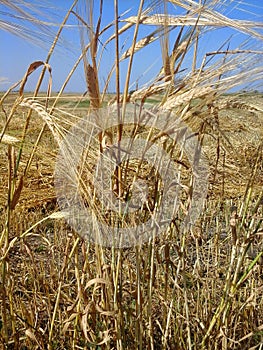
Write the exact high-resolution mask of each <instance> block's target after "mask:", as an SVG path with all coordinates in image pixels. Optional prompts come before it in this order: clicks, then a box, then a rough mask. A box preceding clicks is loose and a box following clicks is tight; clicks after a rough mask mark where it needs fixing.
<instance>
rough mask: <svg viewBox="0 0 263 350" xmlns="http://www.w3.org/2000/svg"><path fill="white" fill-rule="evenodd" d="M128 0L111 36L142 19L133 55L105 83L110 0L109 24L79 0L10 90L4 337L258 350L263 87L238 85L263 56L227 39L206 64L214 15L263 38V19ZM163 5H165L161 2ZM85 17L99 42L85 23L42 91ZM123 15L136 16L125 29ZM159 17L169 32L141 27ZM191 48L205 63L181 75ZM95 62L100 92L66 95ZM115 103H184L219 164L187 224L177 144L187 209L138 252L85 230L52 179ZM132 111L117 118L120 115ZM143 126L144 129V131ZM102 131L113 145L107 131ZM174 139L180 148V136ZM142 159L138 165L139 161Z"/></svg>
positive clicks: (1, 307)
mask: <svg viewBox="0 0 263 350" xmlns="http://www.w3.org/2000/svg"><path fill="white" fill-rule="evenodd" d="M117 3H118V2H117V1H115V16H116V18H115V21H114V22H113V24H111V26H112V27H114V25H115V34H113V35H112V32H111V33H110V34H109V38H108V41H107V43H110V42H112V41H115V44H116V46H117V48H118V47H119V46H118V45H119V40H122V38H123V37H125V35H126V32H127V31H128V30H129V29H131V28H132V25H133V24H134V27H133V29H134V32H133V38H134V41H133V44H132V45H131V47H129V48H127V50H125V52H124V54H123V55H122V56H120V57H119V50H116V57H115V67H116V69H115V70H114V69H111V68H110V67H109V77H108V81H106V82H105V86H99V82H100V79H99V73H100V71H99V64H98V61H99V60H98V46H99V45H98V44H99V40H100V35H101V34H102V33H104V32H106V31H107V28H103V29H101V16H102V15H103V7H101V9H100V14H99V15H98V18H97V23H93V22H94V21H95V20H96V18H93V19H92V18H91V16H89V15H88V14H87V13H85V9H86V10H88V9H90V8H91V7H90V6H91V2H89V6H87V7H86V8H85V9H81V8H79V12H78V13H77V12H76V11H77V10H78V9H75V8H74V5H73V7H72V8H73V9H74V11H72V12H71V11H69V12H68V13H67V16H66V17H65V21H64V22H63V24H62V25H61V27H60V28H59V31H58V33H57V35H56V36H55V38H54V42H53V45H52V47H51V49H50V52H49V54H48V56H47V57H48V58H47V61H46V62H45V63H44V69H43V71H42V72H41V73H40V78H39V83H38V85H37V87H36V91H35V92H34V94H33V95H32V96H31V95H29V96H28V95H25V94H24V91H23V88H24V85H25V84H26V79H27V75H25V78H24V79H23V80H22V81H21V84H20V95H18V94H16V93H13V92H12V91H11V90H12V89H11V90H10V91H8V92H7V93H6V94H5V95H3V96H2V97H1V114H0V123H1V124H0V125H1V130H3V132H1V134H0V140H1V143H0V176H1V183H0V249H1V258H0V268H1V271H0V301H1V303H0V347H2V348H3V349H24V350H26V349H89V348H94V349H131V350H132V349H171V350H176V349H178V350H179V349H197V350H199V349H225V350H226V349H240V350H241V349H250V350H252V349H255V350H256V349H258V350H259V349H261V348H262V344H263V325H262V319H263V283H262V278H263V271H262V266H263V256H262V255H263V245H262V234H263V227H262V220H263V212H262V211H263V210H262V204H263V192H262V183H263V167H262V162H263V159H262V158H263V144H262V139H263V125H262V124H263V112H262V111H263V97H262V94H260V93H255V92H253V93H235V94H226V93H225V92H227V91H228V89H229V88H231V87H233V86H235V87H238V84H239V83H240V81H244V80H246V81H247V82H253V81H256V80H258V79H259V77H260V74H261V72H262V63H261V65H260V60H259V59H258V57H259V55H261V54H260V53H259V52H256V50H254V51H253V50H252V49H251V48H247V47H246V51H242V48H237V49H238V50H239V51H238V50H237V51H235V52H228V51H227V50H226V51H224V52H225V53H224V54H222V51H223V49H222V48H219V50H218V52H216V53H213V58H214V61H212V62H211V61H210V56H211V55H210V54H209V53H208V54H207V55H206V56H205V57H204V59H203V61H202V63H201V65H200V66H198V63H197V60H196V57H197V55H198V39H199V36H201V33H202V30H201V28H202V27H203V26H204V24H205V25H214V26H222V25H228V26H232V27H233V28H235V29H236V30H240V31H242V32H246V33H247V34H249V35H251V36H254V37H255V38H257V40H259V41H262V35H261V34H260V31H259V30H258V28H259V26H260V25H261V24H257V23H253V22H249V23H248V22H246V21H244V22H242V21H240V22H238V21H233V20H230V19H228V18H227V17H224V16H223V15H221V14H220V13H219V12H216V11H215V9H216V8H217V7H215V6H216V5H219V3H220V2H217V1H208V2H206V4H204V5H203V6H201V5H200V2H191V1H186V0H185V1H180V2H179V1H175V0H173V1H171V3H174V4H176V5H177V6H181V8H182V9H184V10H185V14H184V15H183V16H182V17H180V16H179V17H176V18H175V17H172V16H168V14H167V8H166V6H163V5H162V2H161V1H159V2H152V6H149V8H147V9H145V8H143V6H142V4H143V2H141V7H138V14H139V15H138V16H137V17H136V18H135V17H131V16H130V17H129V16H127V18H126V19H125V15H124V17H123V16H121V18H118V6H117V5H118V4H117ZM155 5H156V6H157V5H158V6H157V7H155ZM221 5H226V2H224V1H223V2H221ZM162 6H163V7H164V9H163V14H159V13H157V10H158V11H160V12H161V9H162ZM200 6H201V7H200ZM75 10H76V11H75ZM76 14H77V18H78V20H79V21H80V26H83V25H87V28H86V29H87V32H88V37H89V40H90V42H89V44H87V45H85V35H84V34H83V32H82V34H81V41H82V52H81V53H80V57H79V60H78V61H77V62H76V65H75V66H74V67H73V68H72V71H71V72H70V74H69V76H68V78H67V80H66V81H65V82H64V83H63V84H62V87H61V91H60V92H59V93H58V94H54V95H51V96H48V95H49V93H48V94H47V96H46V95H44V94H39V88H40V85H41V81H42V79H43V75H44V73H45V67H47V68H49V67H50V66H49V63H48V62H49V59H50V57H51V55H52V54H53V50H54V47H55V45H56V43H57V40H58V39H59V37H60V35H61V31H62V29H63V25H64V23H66V21H67V18H68V17H69V16H76ZM199 20H200V23H198V21H199ZM87 21H88V22H87ZM122 21H124V22H125V23H126V22H127V23H128V24H125V25H124V26H122ZM156 21H157V22H158V25H160V30H156V31H153V30H149V34H147V35H146V36H145V37H144V38H140V37H138V28H139V27H140V26H142V25H148V24H153V23H155V24H156ZM178 23H179V24H180V25H182V30H181V31H179V33H176V34H175V37H173V43H174V47H173V49H172V50H169V45H167V43H168V36H169V35H172V33H173V26H174V24H176V25H178ZM197 24H198V26H197ZM119 26H120V27H119ZM188 26H189V27H188ZM84 29H85V28H84ZM84 29H83V27H82V29H81V31H84ZM203 35H205V32H204V34H203ZM157 39H158V40H159V39H161V44H162V50H163V52H162V57H163V59H164V62H163V67H160V71H159V74H158V75H157V76H156V77H153V79H152V81H151V82H149V84H148V85H147V86H146V87H141V88H138V89H137V90H136V91H134V92H132V93H129V83H130V74H131V69H132V67H133V62H134V59H135V57H136V53H137V52H139V51H140V50H145V49H146V50H147V46H148V45H150V44H151V43H152V42H154V41H155V40H157ZM192 47H194V55H193V62H192V68H191V69H190V70H189V71H188V72H187V73H186V74H185V75H182V74H180V75H179V72H180V71H181V68H182V66H183V62H184V58H185V55H186V54H187V52H188V51H189V50H190V49H191V48H192ZM220 50H221V51H220ZM86 52H88V56H87V57H86V58H84V59H83V57H84V55H85V54H86ZM102 53H103V52H102ZM261 57H262V56H261ZM82 59H83V62H84V67H85V70H84V71H85V73H86V78H87V91H88V93H89V97H87V96H86V95H85V94H84V95H83V96H72V95H66V94H64V93H63V90H64V88H65V86H66V85H67V82H68V80H69V79H70V77H71V75H73V74H74V72H75V69H76V67H77V65H78V64H79V62H81V60H82ZM125 59H128V60H129V64H128V73H127V76H126V84H125V88H124V93H123V94H122V93H121V91H120V84H119V74H120V72H119V68H118V64H119V63H120V61H121V60H125ZM116 62H117V63H116ZM42 63H43V62H41V64H42ZM240 66H242V69H240ZM168 67H169V69H168ZM31 68H32V66H31ZM248 68H249V71H250V75H249V76H248V75H247V69H248ZM25 71H26V68H25ZM29 71H30V68H29V70H28V71H27V72H29ZM114 73H115V74H116V96H115V98H112V96H109V95H107V94H106V93H105V91H107V88H106V87H107V86H108V84H109V80H110V79H111V77H112V75H113V74H114ZM177 78H178V79H177ZM179 78H180V79H179ZM16 86H17V85H16ZM103 90H104V92H102V93H100V91H103ZM150 98H151V100H150ZM116 100H117V101H119V102H121V103H122V107H123V109H124V110H125V109H126V108H127V105H126V104H127V102H128V101H136V102H137V103H138V104H139V105H144V104H146V105H147V106H148V108H150V109H152V110H154V108H156V107H158V108H165V109H168V110H171V111H173V113H174V114H175V115H177V116H179V117H180V118H181V119H182V120H183V121H184V122H185V123H186V124H187V125H188V126H189V127H190V128H191V129H192V130H193V131H194V133H195V134H196V135H197V137H198V139H199V142H200V144H201V145H202V149H203V152H204V154H205V155H206V157H207V159H208V162H209V166H210V174H209V188H208V194H207V199H206V202H205V207H204V210H203V212H202V214H201V216H200V217H199V218H198V220H197V221H196V222H195V224H194V225H193V226H192V227H190V228H189V229H184V230H182V229H181V222H182V221H183V220H184V217H185V215H186V214H187V211H188V210H189V203H191V200H192V196H191V189H192V187H191V184H192V181H193V179H194V174H192V172H191V169H189V168H188V167H187V166H188V165H189V164H188V163H187V159H186V158H187V157H186V156H185V154H177V153H176V152H174V153H171V154H172V155H173V157H174V158H176V160H177V161H178V162H179V163H180V164H181V165H182V167H181V168H180V171H181V173H180V174H181V177H182V183H183V185H184V186H185V187H184V189H185V191H184V192H183V194H182V197H181V198H180V206H179V209H178V213H177V217H176V218H174V219H173V220H172V222H171V224H170V225H169V228H168V229H167V230H166V231H165V232H163V233H162V234H160V235H154V234H153V235H152V237H151V238H150V239H149V241H148V242H146V243H144V244H141V245H137V246H134V247H130V248H125V249H118V248H116V247H111V248H105V247H103V246H100V245H98V244H93V243H91V242H89V241H88V240H84V239H83V238H82V237H81V236H79V235H78V234H77V233H76V232H74V230H73V229H72V228H70V227H69V225H68V224H67V222H66V221H65V218H64V215H63V213H61V212H60V211H59V208H58V206H57V204H56V198H55V191H54V183H53V182H54V178H53V172H54V167H55V162H56V156H57V153H58V151H59V146H60V145H61V143H62V142H63V140H64V139H65V136H66V135H67V133H68V130H69V128H70V127H71V126H72V125H74V124H75V123H76V122H78V121H79V120H80V119H81V118H82V117H83V115H86V113H87V112H90V111H91V110H92V111H93V113H95V112H96V110H97V109H98V107H99V106H105V105H106V104H107V103H109V104H112V103H114V101H116ZM152 101H154V103H152ZM150 102H151V103H150ZM147 103H148V104H147ZM122 118H123V115H118V121H121V120H122ZM124 122H125V114H124ZM46 126H48V128H47V127H46ZM129 127H130V126H127V127H125V125H124V126H120V125H119V126H118V127H116V128H113V129H111V130H108V132H109V133H112V134H114V135H113V137H114V138H116V139H117V140H119V139H121V138H122V137H123V136H126V135H127V133H128V132H130V129H129ZM127 128H128V129H127ZM146 131H147V132H146V137H150V136H151V137H152V139H155V140H156V142H157V144H158V142H161V141H160V140H158V139H160V137H159V135H158V133H156V132H155V131H154V130H153V128H151V129H150V130H149V131H148V130H146ZM161 131H163V130H161ZM133 132H135V134H136V135H137V136H140V133H141V134H143V133H144V132H145V130H140V131H138V130H137V131H136V130H135V131H134V129H133ZM149 135H150V136H149ZM98 141H99V143H98V144H99V146H98V149H97V151H98V152H101V151H102V150H103V147H104V146H105V135H103V134H102V135H101V137H100V138H99V140H98ZM165 142H167V144H168V146H169V145H170V146H171V144H169V142H170V141H169V137H168V136H167V134H165V140H164V143H165ZM143 166H144V164H143ZM129 167H130V169H132V171H133V173H136V172H137V175H138V168H137V167H136V166H135V165H134V164H132V165H129ZM146 168H147V167H145V169H146ZM142 169H143V167H142V168H141V169H140V170H142ZM122 171H123V169H122V168H121V167H120V168H118V169H117V170H116V187H117V190H116V191H117V195H120V196H121V195H123V193H122V190H123V188H122V181H123V178H122ZM147 171H148V170H147ZM140 175H141V174H140ZM128 179H129V176H127V178H126V181H127V180H128ZM124 185H126V187H127V184H126V183H124ZM87 198H88V199H87V201H88V205H91V200H90V199H89V197H87ZM97 209H98V208H97ZM98 211H100V208H99V209H98Z"/></svg>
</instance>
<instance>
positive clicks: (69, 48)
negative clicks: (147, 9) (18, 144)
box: [0, 0, 263, 92]
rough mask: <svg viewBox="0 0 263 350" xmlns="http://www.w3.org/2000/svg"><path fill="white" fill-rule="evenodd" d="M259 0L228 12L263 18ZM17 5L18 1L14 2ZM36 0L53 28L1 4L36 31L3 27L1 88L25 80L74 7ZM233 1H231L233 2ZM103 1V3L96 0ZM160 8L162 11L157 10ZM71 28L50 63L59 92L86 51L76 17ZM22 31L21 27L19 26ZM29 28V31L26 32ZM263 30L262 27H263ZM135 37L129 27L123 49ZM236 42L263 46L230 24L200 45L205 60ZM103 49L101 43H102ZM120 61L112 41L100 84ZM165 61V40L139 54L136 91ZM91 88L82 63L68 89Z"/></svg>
mask: <svg viewBox="0 0 263 350" xmlns="http://www.w3.org/2000/svg"><path fill="white" fill-rule="evenodd" d="M260 2H261V1H259V0H243V1H242V3H241V4H239V5H237V2H233V4H232V5H231V6H228V7H227V8H226V7H225V12H224V13H225V14H226V15H227V16H229V17H230V18H235V19H246V20H253V21H257V22H261V23H262V22H263V4H259V3H260ZM13 3H16V1H13ZM30 3H32V4H34V5H35V6H36V9H38V8H39V11H40V12H38V13H37V16H38V17H39V18H41V19H42V20H44V21H46V22H49V23H51V25H49V26H48V29H46V28H45V29H44V30H45V32H43V29H41V28H39V27H37V26H34V25H32V24H31V23H29V22H27V21H22V20H21V19H17V18H14V17H11V16H10V13H11V11H10V10H7V9H6V7H5V6H4V5H2V4H0V21H3V22H7V23H8V22H10V23H13V24H23V26H24V27H25V28H26V29H27V30H28V31H29V33H30V35H32V40H28V39H25V38H21V37H20V36H19V35H15V34H12V33H10V32H8V31H6V30H3V29H1V26H0V50H1V51H0V52H1V53H0V90H1V91H5V90H6V89H8V88H9V87H10V86H11V85H12V84H14V83H15V82H17V81H19V80H20V79H21V78H22V77H23V75H24V74H25V72H26V70H27V68H28V66H29V64H30V63H32V62H33V61H36V60H37V61H39V60H43V61H45V59H46V57H47V53H48V50H49V48H50V45H51V43H52V40H53V38H54V35H55V33H56V32H57V28H58V27H57V25H58V24H60V23H61V21H62V20H63V18H64V16H65V14H66V12H67V10H68V8H69V7H70V6H71V4H72V1H69V0H65V1H63V0H58V1H55V2H49V1H36V0H35V1H31V2H30ZM138 3H139V1H138V0H122V1H119V13H123V12H125V11H127V10H129V9H130V12H129V13H127V14H126V15H125V17H129V16H132V15H135V13H136V11H137V8H138ZM150 3H151V1H150V0H148V1H147V0H146V1H145V4H146V5H147V4H150ZM228 3H230V1H228ZM95 4H98V1H95ZM113 4H114V0H104V12H103V17H102V25H101V28H103V27H104V26H105V25H107V24H108V23H110V22H111V21H112V20H113V18H114V10H113ZM170 10H171V12H172V14H173V15H176V14H179V13H180V9H179V8H178V7H174V6H171V7H170ZM156 12H157V10H156ZM97 14H98V9H97V7H96V6H95V8H94V17H95V18H96V16H97ZM68 25H69V26H68V27H67V28H65V29H64V30H63V32H62V40H63V41H61V42H60V44H59V45H58V47H57V48H56V49H55V52H54V54H53V55H52V58H51V61H50V65H51V67H52V74H53V88H52V90H53V91H58V90H59V89H60V87H61V85H62V83H63V82H64V80H65V78H66V76H67V75H68V73H69V71H70V70H71V68H72V66H73V65H74V63H75V62H76V60H77V58H78V56H79V55H80V53H81V49H80V35H79V28H78V26H77V20H76V17H75V16H73V15H71V16H70V19H69V21H68ZM155 28H156V27H153V26H152V28H149V26H142V27H141V29H140V32H139V37H143V36H145V35H147V33H149V32H150V31H153V30H154V29H155ZM112 31H113V30H108V31H107V32H106V33H105V34H104V35H103V36H102V37H101V43H102V44H103V43H104V42H105V41H106V40H107V38H108V37H109V36H110V35H111V34H112ZM16 33H17V34H18V33H19V31H18V30H17V31H16ZM26 33H27V32H24V34H23V36H25V34H26ZM177 33H178V29H177V30H174V31H173V32H172V33H171V35H170V41H171V43H172V42H173V39H174V38H175V37H176V35H177ZM261 34H262V28H261ZM132 36H133V29H131V30H129V31H127V32H126V33H125V34H124V35H123V36H122V38H121V49H122V52H124V51H125V50H126V49H128V48H129V46H130V45H131V41H132ZM230 37H231V40H230V48H232V49H234V48H237V47H239V46H240V44H241V43H242V42H244V40H248V45H251V46H254V47H256V48H258V49H259V48H260V45H261V47H262V42H261V43H260V42H259V41H257V40H254V39H251V38H250V37H249V36H248V35H245V34H242V33H239V32H237V31H235V30H233V29H229V28H218V29H216V30H212V31H210V32H208V33H207V34H205V36H204V37H203V39H201V44H200V49H199V61H201V60H202V58H203V57H204V54H205V53H206V52H210V51H214V50H215V51H216V50H217V49H218V48H219V47H220V46H221V45H222V44H223V43H224V42H225V41H226V40H227V39H228V38H230ZM100 51H101V47H100ZM127 62H128V61H127V60H126V61H125V62H123V63H122V64H121V85H122V87H123V84H124V79H125V73H126V69H127ZM113 65H114V45H113V43H112V44H111V45H109V46H108V47H107V48H106V50H104V52H103V56H102V59H101V61H100V66H99V72H100V86H102V87H103V86H104V81H105V80H106V79H107V76H108V73H109V71H110V69H111V67H112V66H113ZM161 65H162V57H161V48H160V41H156V42H154V43H153V44H151V45H150V46H148V48H147V49H146V50H142V51H141V52H139V53H138V54H137V55H136V58H135V61H134V67H133V71H132V76H131V86H130V89H133V88H135V86H136V83H138V84H139V86H142V85H145V84H147V82H148V83H149V81H150V80H151V79H152V78H153V77H154V75H155V74H156V73H158V71H159V70H160V67H161ZM188 66H191V52H189V57H188V58H186V61H185V67H186V68H187V67H188ZM39 72H40V71H36V72H34V73H33V74H32V76H30V78H29V80H28V83H27V85H26V90H34V87H35V84H36V81H37V78H38V75H39ZM46 85H47V79H46V80H45V81H44V83H43V85H42V90H45V88H46ZM85 90H86V83H85V78H84V73H83V65H82V64H81V65H80V66H79V68H78V69H77V71H76V72H75V73H74V76H73V77H72V79H71V80H70V82H69V84H68V86H67V89H66V91H68V92H84V91H85ZM114 90H115V83H114V79H112V81H111V83H110V85H109V91H110V92H112V91H114Z"/></svg>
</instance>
